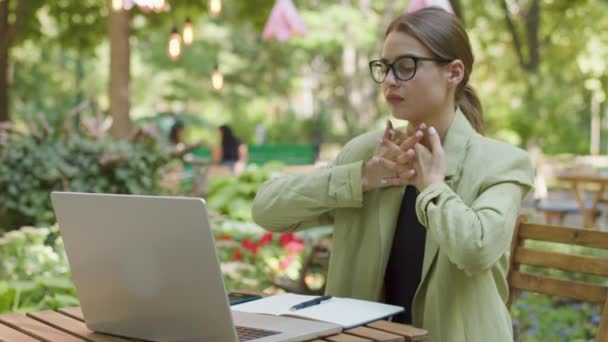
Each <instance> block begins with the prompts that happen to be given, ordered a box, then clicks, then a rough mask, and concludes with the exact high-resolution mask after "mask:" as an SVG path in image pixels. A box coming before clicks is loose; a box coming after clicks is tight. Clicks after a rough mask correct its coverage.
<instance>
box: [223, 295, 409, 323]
mask: <svg viewBox="0 0 608 342" xmlns="http://www.w3.org/2000/svg"><path fill="white" fill-rule="evenodd" d="M315 298H318V296H307V295H299V294H294V293H286V294H279V295H276V296H270V297H266V298H263V299H258V300H255V301H252V302H248V303H244V304H240V305H237V306H234V307H232V310H233V311H240V312H250V313H261V314H268V315H276V316H291V317H299V318H307V319H312V320H318V321H324V322H330V323H334V324H338V325H341V326H342V327H344V329H350V328H353V327H356V326H359V325H363V324H366V323H370V322H373V321H376V320H379V319H382V318H385V317H389V316H392V315H395V314H397V313H399V312H401V311H403V307H401V306H395V305H389V304H382V303H377V302H370V301H366V300H360V299H352V298H341V297H332V298H331V299H329V300H327V301H323V302H322V303H321V304H318V305H314V306H310V307H307V308H305V309H300V310H296V311H292V310H290V308H291V307H292V306H294V305H296V304H299V303H302V302H305V301H308V300H311V299H315Z"/></svg>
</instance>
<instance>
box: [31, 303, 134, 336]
mask: <svg viewBox="0 0 608 342" xmlns="http://www.w3.org/2000/svg"><path fill="white" fill-rule="evenodd" d="M27 315H28V317H31V318H33V319H35V320H37V321H40V322H42V323H44V324H46V325H50V326H52V327H53V328H56V329H59V330H61V331H63V332H66V333H68V334H70V335H74V336H76V337H79V338H82V339H85V340H87V341H93V342H125V341H131V340H129V339H126V338H120V337H113V336H110V335H104V334H99V333H95V332H93V331H91V330H89V328H87V326H86V325H85V324H84V323H83V322H82V321H79V320H76V319H74V318H72V317H70V316H67V315H64V314H61V313H59V312H55V311H50V310H46V311H38V312H31V313H28V314H27Z"/></svg>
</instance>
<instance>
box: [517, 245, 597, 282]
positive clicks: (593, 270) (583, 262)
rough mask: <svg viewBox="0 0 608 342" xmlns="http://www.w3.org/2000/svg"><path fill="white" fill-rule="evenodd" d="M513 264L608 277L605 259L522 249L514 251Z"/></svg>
mask: <svg viewBox="0 0 608 342" xmlns="http://www.w3.org/2000/svg"><path fill="white" fill-rule="evenodd" d="M515 263H516V264H524V265H533V266H543V267H551V268H557V269H560V270H563V271H571V272H578V273H585V274H593V275H599V276H608V259H606V258H597V257H588V256H582V255H572V254H563V253H555V252H547V251H539V250H536V249H530V248H525V247H522V248H518V249H517V250H516V251H515Z"/></svg>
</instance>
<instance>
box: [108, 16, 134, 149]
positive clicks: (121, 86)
mask: <svg viewBox="0 0 608 342" xmlns="http://www.w3.org/2000/svg"><path fill="white" fill-rule="evenodd" d="M110 8H111V4H110ZM108 26H109V27H108V33H109V36H110V84H109V93H110V115H111V116H112V119H113V122H112V128H111V129H110V134H111V135H112V137H114V138H116V139H126V138H128V137H129V133H130V132H131V129H132V127H133V124H132V123H131V118H130V117H129V108H130V86H129V83H130V47H129V38H130V35H131V16H130V12H128V11H125V10H120V11H113V10H110V15H109V18H108Z"/></svg>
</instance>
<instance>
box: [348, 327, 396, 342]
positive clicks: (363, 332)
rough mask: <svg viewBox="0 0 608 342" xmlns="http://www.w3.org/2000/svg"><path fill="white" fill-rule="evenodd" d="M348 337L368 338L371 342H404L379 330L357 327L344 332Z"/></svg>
mask: <svg viewBox="0 0 608 342" xmlns="http://www.w3.org/2000/svg"><path fill="white" fill-rule="evenodd" d="M346 332H347V333H348V334H350V335H355V336H359V337H364V338H369V339H371V340H373V341H381V342H405V338H404V337H403V336H399V335H395V334H391V333H387V332H384V331H381V330H376V329H371V328H367V327H357V328H354V329H350V330H348V331H346Z"/></svg>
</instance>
